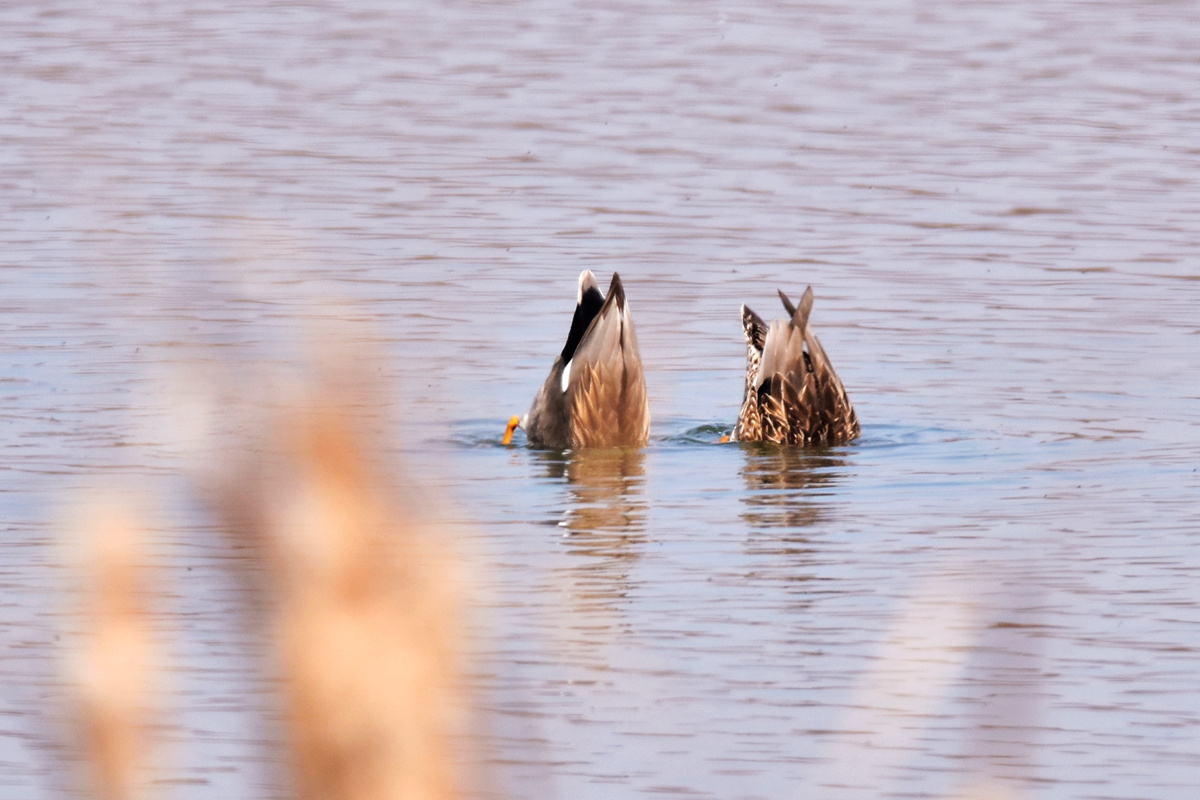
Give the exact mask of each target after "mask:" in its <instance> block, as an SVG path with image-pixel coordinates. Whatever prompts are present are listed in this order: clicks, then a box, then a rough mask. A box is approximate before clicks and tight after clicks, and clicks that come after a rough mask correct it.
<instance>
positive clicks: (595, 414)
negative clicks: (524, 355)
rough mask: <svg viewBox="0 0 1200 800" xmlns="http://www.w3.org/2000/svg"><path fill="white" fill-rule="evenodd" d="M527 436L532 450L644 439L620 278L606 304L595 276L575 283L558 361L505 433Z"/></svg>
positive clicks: (642, 396) (639, 385)
mask: <svg viewBox="0 0 1200 800" xmlns="http://www.w3.org/2000/svg"><path fill="white" fill-rule="evenodd" d="M518 425H519V426H520V427H522V428H524V429H525V434H526V436H527V437H528V441H529V444H530V445H532V446H534V447H544V448H551V449H567V448H572V449H574V448H580V447H618V446H633V447H640V446H642V445H644V444H645V443H646V440H647V439H649V438H650V409H649V406H648V405H647V402H646V380H645V376H644V375H643V373H642V358H641V355H640V354H639V352H638V345H637V336H636V334H634V331H633V320H632V318H631V317H630V314H629V303H628V302H627V301H626V300H625V289H624V287H622V286H621V278H620V276H619V275H617V274H616V273H613V278H612V285H611V286H609V289H608V297H605V296H604V295H603V294H601V293H600V287H599V286H598V285H597V284H596V276H595V275H593V274H592V271H591V270H584V271H583V273H582V274H580V276H579V294H578V296H577V298H576V301H575V316H574V318H573V319H572V320H571V331H570V333H569V334H567V344H566V346H565V347H563V350H562V353H560V354H559V355H558V357H557V358H555V359H554V364H553V366H551V368H550V375H549V376H548V377H547V378H546V382H545V383H544V384H542V388H541V389H540V390H539V391H538V393H537V397H535V398H534V400H533V406H532V407H531V408H530V409H529V413H528V414H526V415H525V417H524V419H521V418H519V417H513V418H512V419H510V420H509V422H508V430H507V431H505V433H504V443H505V444H508V443H509V442H510V441H511V440H512V432H513V429H514V428H516V427H517V426H518Z"/></svg>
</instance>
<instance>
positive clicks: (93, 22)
mask: <svg viewBox="0 0 1200 800" xmlns="http://www.w3.org/2000/svg"><path fill="white" fill-rule="evenodd" d="M0 25H2V29H3V30H4V31H5V33H4V36H3V42H2V43H0V63H2V64H3V67H4V68H3V69H0V96H3V97H4V98H5V102H4V106H5V111H6V113H5V114H4V115H2V118H0V135H2V137H3V141H4V147H3V148H0V184H2V189H3V191H2V192H0V197H3V200H0V203H2V204H3V211H4V213H3V214H0V242H2V243H3V248H2V253H3V255H2V256H0V259H2V260H0V264H2V267H3V268H2V270H0V311H2V312H3V319H4V335H3V336H2V337H0V353H2V354H3V359H4V360H3V374H2V375H0V392H2V397H3V411H2V412H0V421H2V428H0V430H3V432H4V439H3V441H4V452H5V456H6V458H5V462H4V463H5V466H6V475H7V480H6V481H5V482H4V487H3V490H2V493H0V519H3V521H4V524H5V529H6V531H7V535H6V537H5V540H6V541H5V544H4V557H3V559H0V607H2V608H3V612H2V614H0V653H3V655H0V678H2V681H0V682H2V683H3V685H4V687H5V688H4V690H3V692H2V693H0V794H2V795H3V796H12V797H28V796H59V795H64V794H69V793H70V789H69V782H68V781H67V780H66V779H65V778H64V777H63V776H62V774H61V773H62V770H61V760H62V758H63V757H64V747H63V745H62V744H61V736H60V731H59V728H58V726H57V725H56V724H55V723H54V722H53V720H52V717H53V714H49V713H48V712H47V708H53V707H55V704H56V703H57V702H58V700H60V699H61V696H62V686H61V679H60V678H59V677H58V674H59V673H58V667H57V666H56V665H57V659H58V648H57V646H56V641H57V637H58V631H59V630H61V629H62V627H63V625H64V624H65V622H64V617H63V604H62V603H61V602H59V600H58V599H57V598H58V597H59V592H60V588H61V572H62V570H61V564H60V560H61V552H60V551H59V550H58V549H57V548H56V547H55V545H54V542H55V539H56V531H57V520H58V519H59V512H60V511H61V509H62V507H64V506H65V505H67V504H68V503H69V500H68V499H67V498H70V497H71V496H72V493H73V490H74V489H76V488H78V487H85V486H89V485H94V484H96V483H99V482H105V483H111V482H112V481H113V480H124V481H128V482H132V483H135V484H137V485H138V486H140V487H143V488H145V489H148V490H149V491H151V492H152V493H154V494H155V495H156V496H157V497H158V498H159V499H160V500H159V502H160V508H161V515H162V518H163V524H162V528H163V530H164V531H165V533H164V542H163V546H164V548H165V549H166V550H167V552H168V558H167V566H166V567H165V569H167V570H169V573H170V575H171V585H172V587H173V591H172V596H171V598H170V601H171V603H172V607H171V609H170V612H171V613H170V614H169V615H167V614H164V623H163V624H164V626H166V627H168V628H169V630H170V633H171V634H172V636H173V641H175V642H176V644H175V645H174V647H175V651H174V658H175V660H176V663H177V664H178V666H177V668H176V670H175V673H174V678H175V683H176V691H177V693H178V711H177V716H176V717H175V718H174V721H173V722H172V724H171V726H170V730H169V735H170V736H171V737H172V738H173V740H175V741H177V742H178V747H177V750H176V753H175V755H174V756H173V758H174V761H173V766H172V772H171V777H169V778H167V783H168V784H169V788H168V792H169V795H170V796H172V797H178V798H190V797H213V796H218V795H219V796H223V797H260V796H262V797H275V796H280V795H282V794H283V793H284V791H285V790H284V788H283V787H284V783H283V782H282V780H281V778H280V776H279V774H278V772H277V770H276V769H275V768H274V767H273V766H271V758H270V756H269V754H268V753H267V751H266V747H265V745H263V743H262V739H263V737H264V735H265V734H264V728H263V725H262V724H261V722H260V721H259V717H260V716H261V715H262V714H263V713H266V712H265V711H264V708H265V707H266V703H265V701H264V700H263V693H264V691H265V687H264V685H263V683H262V681H261V680H259V679H258V678H256V677H255V675H256V673H255V671H254V656H255V655H256V646H257V645H256V644H255V642H254V641H253V637H252V636H251V635H250V634H249V632H248V630H247V629H246V627H245V626H239V624H238V623H237V622H236V619H237V617H238V610H237V609H238V607H239V603H240V602H241V598H240V595H239V593H238V591H237V588H236V585H235V581H233V579H232V578H231V577H230V571H229V569H228V563H227V562H228V561H229V560H230V559H231V558H236V557H237V555H236V553H233V554H231V552H230V550H229V547H228V542H227V540H226V539H224V538H222V537H221V536H220V535H219V534H218V533H217V532H216V530H215V523H214V522H213V520H212V518H211V516H210V515H209V513H208V512H207V511H206V510H205V508H204V506H203V503H202V502H201V500H200V498H199V497H198V496H197V491H196V488H195V486H194V481H193V478H192V477H191V476H193V475H194V470H195V469H196V453H197V452H199V451H202V450H203V446H202V445H203V439H204V436H205V433H204V430H203V429H201V428H200V427H198V426H197V424H196V422H195V420H196V419H197V417H194V416H192V415H191V414H190V412H189V411H188V409H189V408H190V405H189V403H190V402H191V401H194V400H196V399H197V398H201V399H202V396H203V392H202V388H203V386H204V375H205V373H206V371H207V368H208V367H209V366H211V365H214V364H230V363H232V364H235V365H256V364H261V363H269V364H271V365H273V367H272V369H271V370H267V371H265V372H271V374H275V372H282V373H284V374H287V373H288V372H289V370H291V369H293V368H295V369H297V370H302V369H303V366H302V365H303V364H305V363H306V360H307V359H308V358H309V357H310V355H311V352H312V350H313V348H314V342H316V343H318V344H319V343H321V342H323V341H326V340H327V339H328V338H329V336H330V334H328V330H329V327H328V326H330V325H332V326H333V327H334V329H335V330H336V331H337V333H336V335H337V336H338V337H345V338H349V339H351V340H352V341H354V342H357V343H358V344H360V345H363V346H364V347H365V348H366V349H367V350H368V351H370V352H372V353H373V354H374V356H373V358H374V359H375V360H372V361H370V362H369V363H370V365H371V367H370V368H371V369H372V370H373V371H374V373H373V374H375V375H376V377H377V378H378V379H379V380H380V381H381V382H382V383H384V384H386V385H387V386H389V387H392V392H391V394H389V395H388V396H387V397H388V399H387V400H386V401H385V402H382V404H381V405H382V407H381V408H380V409H378V411H379V412H380V413H382V414H384V415H385V416H391V417H396V418H400V419H401V420H402V422H401V424H400V428H399V430H400V434H399V435H398V436H396V437H395V440H394V441H389V442H388V443H387V444H386V446H387V447H388V449H389V450H391V451H392V452H394V453H396V454H398V455H399V454H402V457H403V459H404V461H405V463H406V464H408V465H409V469H410V472H411V473H412V475H413V476H414V478H415V479H418V480H420V481H422V482H423V483H424V485H427V486H429V487H433V489H432V490H433V491H436V492H441V493H443V494H444V496H445V497H446V498H447V500H446V501H445V503H444V506H445V507H444V509H443V511H444V513H445V515H446V516H447V517H449V518H451V519H453V520H456V521H461V522H463V523H466V525H465V527H464V528H463V530H465V531H466V532H465V533H464V534H463V538H464V542H463V545H464V547H465V548H466V550H467V551H468V552H470V553H471V554H472V558H473V560H474V562H475V573H474V574H475V576H476V585H475V591H476V595H475V603H476V605H477V606H478V608H479V612H478V616H477V625H476V627H477V629H478V630H479V641H478V645H477V647H478V650H479V654H480V656H479V662H478V665H477V671H478V677H477V684H478V688H479V691H480V695H481V698H482V700H481V705H482V706H483V716H484V718H485V720H486V726H485V729H486V730H485V734H486V739H487V745H486V747H484V748H482V751H481V753H480V755H479V756H478V760H479V761H481V762H483V763H482V766H481V768H480V771H481V774H483V775H486V776H487V777H486V780H485V781H484V783H486V784H488V787H489V788H488V789H487V790H483V789H481V790H480V794H482V795H492V796H498V797H499V796H503V797H524V796H539V797H547V796H549V797H564V798H565V797H570V798H593V797H594V798H609V797H614V796H621V797H625V796H665V795H683V796H698V797H715V798H760V797H761V798H778V797H785V796H805V797H864V796H873V797H913V796H923V797H929V796H933V797H938V796H955V795H956V794H957V793H960V792H963V791H967V790H968V789H969V788H970V787H973V786H992V787H993V788H995V787H999V789H1000V790H1003V791H1007V792H1009V793H1010V794H1011V795H1012V796H1015V797H1021V798H1043V797H1045V798H1051V797H1053V798H1100V797H1103V798H1131V799H1132V798H1150V797H1162V798H1175V797H1181V796H1184V795H1185V794H1186V793H1187V791H1188V789H1189V788H1191V787H1194V786H1195V785H1197V784H1198V783H1200V699H1198V697H1197V693H1196V692H1195V684H1196V679H1197V676H1198V675H1200V603H1198V602H1197V600H1196V597H1195V591H1194V586H1195V585H1196V583H1197V580H1198V579H1200V557H1198V556H1197V555H1196V553H1195V551H1194V549H1193V547H1192V545H1193V538H1194V535H1195V532H1196V531H1197V529H1198V527H1200V510H1198V506H1197V503H1196V497H1197V490H1198V489H1200V473H1197V469H1198V468H1200V384H1198V382H1197V378H1196V375H1197V368H1198V366H1200V364H1198V361H1200V347H1198V342H1200V339H1197V334H1198V333H1200V322H1198V319H1200V318H1198V317H1197V312H1196V309H1197V307H1200V264H1198V262H1197V258H1196V253H1197V252H1200V234H1198V233H1197V232H1198V231H1200V211H1198V210H1197V209H1200V203H1197V199H1198V198H1200V192H1198V191H1197V189H1198V186H1197V182H1198V180H1200V172H1197V169H1196V164H1197V158H1198V157H1200V146H1198V145H1197V139H1196V127H1197V121H1198V119H1200V110H1198V107H1197V103H1196V100H1195V87H1196V86H1197V85H1200V62H1198V61H1197V60H1196V58H1195V54H1196V52H1198V51H1200V13H1198V12H1197V9H1196V7H1195V6H1193V5H1192V4H1189V3H1175V2H1164V3H1143V4H1134V5H1132V6H1123V5H1114V4H1084V3H1068V2H1056V3H1049V4H1047V3H1015V4H1014V3H1007V4H991V3H979V2H966V3H961V2H959V3H949V2H943V3H934V4H932V5H930V4H921V5H919V6H910V5H908V4H900V3H891V2H883V1H882V0H881V1H880V2H868V3H859V4H856V5H854V6H853V7H846V6H844V5H841V4H827V5H826V4H815V3H803V4H798V5H787V4H776V3H750V4H745V3H743V4H741V5H740V6H738V7H737V8H732V7H723V6H721V5H719V4H713V3H674V4H667V5H665V6H655V7H652V8H651V7H643V6H639V5H636V4H627V3H621V4H598V3H590V2H579V3H573V4H570V5H569V6H563V5H562V4H558V3H548V2H532V3H522V4H516V3H494V4H470V3H444V4H440V5H429V4H408V3H402V4H391V3H371V2H365V3H355V4H353V5H347V4H338V3H332V2H329V3H324V2H316V3H307V4H304V5H302V6H295V5H292V4H282V3H263V4H259V5H256V6H251V7H247V6H245V5H239V6H233V5H227V4H222V3H216V2H209V3H197V4H189V6H188V7H186V8H182V7H181V8H178V9H176V8H168V7H160V6H155V5H146V4H140V3H136V2H115V3H108V4H105V5H104V6H103V7H100V8H98V9H97V10H94V11H90V12H85V11H80V10H78V9H77V8H76V7H75V5H74V4H67V3H38V4H16V5H9V6H6V7H5V8H4V9H2V10H0ZM585 268H590V269H593V270H595V271H596V272H597V275H598V277H599V278H600V279H601V281H602V282H605V281H607V278H608V275H609V274H610V273H611V271H612V270H614V269H616V270H619V271H620V273H621V275H622V277H623V279H624V281H625V284H626V288H627V293H628V296H629V298H630V301H631V304H632V307H633V311H634V315H635V319H636V322H637V326H638V335H639V339H640V341H641V346H642V351H643V356H644V361H645V364H646V366H647V370H648V375H649V377H648V382H649V391H650V399H651V405H652V414H653V418H654V421H653V427H652V441H651V442H650V444H649V445H648V446H647V447H646V448H645V449H644V450H642V451H640V452H628V453H617V454H586V455H575V456H564V455H561V454H553V453H540V452H535V451H530V450H526V449H523V448H516V449H506V448H502V447H499V446H498V444H497V440H498V438H499V435H500V433H501V430H502V427H503V424H504V421H505V420H506V419H507V417H508V416H509V415H510V414H513V413H522V412H523V411H524V410H525V409H526V408H527V407H528V404H529V401H530V400H531V399H532V396H533V393H534V391H535V390H536V388H537V387H538V386H539V385H540V383H541V381H542V379H543V377H544V375H545V372H546V370H547V369H548V368H549V365H550V362H551V360H552V359H553V356H554V354H555V353H556V352H557V351H558V350H559V349H560V348H561V341H562V339H563V338H564V337H565V335H566V330H567V327H568V325H569V320H570V314H571V302H572V299H573V296H574V292H575V280H576V277H577V275H578V273H579V271H580V270H582V269H585ZM809 284H811V285H812V286H813V287H814V289H815V291H816V296H817V301H816V305H815V308H814V312H813V317H812V320H813V324H814V325H815V326H816V328H817V330H818V331H820V333H821V336H822V341H823V343H824V344H825V347H826V349H827V350H828V352H829V354H830V356H831V358H832V359H833V361H834V363H835V365H836V366H837V369H838V371H839V374H840V375H841V376H842V378H843V380H844V382H845V384H846V386H847V389H848V391H849V393H850V396H851V399H852V400H853V402H854V403H855V406H856V408H857V410H858V414H859V417H860V419H861V420H862V423H863V437H862V439H861V440H860V441H858V442H856V443H854V444H851V445H848V446H844V447H837V448H830V449H825V450H817V451H808V452H790V451H786V452H784V451H779V450H777V449H772V448H759V447H750V446H737V445H729V446H718V445H716V444H714V441H715V439H716V438H717V437H718V436H719V433H720V432H721V430H722V429H723V426H729V425H731V424H732V422H733V419H734V416H735V415H736V412H737V407H738V405H739V402H740V391H741V374H742V369H743V358H744V348H743V345H742V343H741V339H740V337H741V333H740V320H739V314H738V307H739V305H740V304H741V303H742V302H745V303H748V304H750V305H751V306H752V307H753V308H755V310H757V311H758V312H759V313H761V314H764V315H766V316H771V315H773V314H776V313H778V312H779V310H780V309H779V308H778V307H777V300H776V299H775V290H776V289H777V288H783V289H785V290H787V291H789V292H790V293H792V294H796V293H799V292H801V291H803V289H804V287H805V286H806V285H809ZM246 369H247V372H246V373H244V374H247V375H249V376H251V377H252V378H254V376H259V375H260V373H259V372H257V371H256V370H257V369H258V368H256V367H253V366H247V368H246ZM245 384H246V385H247V386H248V387H250V388H249V389H248V391H250V392H252V393H253V392H259V391H260V392H262V394H263V396H264V398H265V397H268V396H270V390H269V387H268V385H267V383H266V381H265V380H255V379H249V380H247V381H246V382H245Z"/></svg>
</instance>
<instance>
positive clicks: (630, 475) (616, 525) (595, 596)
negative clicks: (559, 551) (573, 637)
mask: <svg viewBox="0 0 1200 800" xmlns="http://www.w3.org/2000/svg"><path fill="white" fill-rule="evenodd" d="M539 457H540V458H541V459H542V460H543V463H544V464H545V467H546V473H547V475H548V476H550V477H552V478H564V479H565V480H566V487H567V494H568V500H569V504H568V506H567V508H566V510H565V511H564V512H563V513H562V517H561V519H560V520H559V523H558V524H559V526H560V527H562V528H563V529H564V536H563V544H564V545H565V546H566V548H567V552H568V553H570V554H571V555H574V556H585V557H587V561H585V562H583V563H579V564H578V565H577V568H575V569H573V570H572V576H571V580H572V582H573V584H574V590H573V594H574V595H575V597H576V599H577V600H579V601H584V602H585V603H587V602H589V601H597V600H599V601H602V602H603V603H605V604H607V603H610V602H611V601H612V600H614V599H616V598H620V597H624V596H625V595H626V594H627V593H628V590H629V588H630V579H629V573H630V570H631V569H632V566H633V564H634V563H635V562H636V561H637V559H638V558H639V557H640V556H641V553H642V546H643V545H644V543H645V540H646V509H647V505H646V499H645V494H644V488H645V474H646V473H645V455H644V453H643V452H642V451H641V450H636V449H625V448H613V449H605V450H584V451H577V452H571V453H543V454H540V455H539Z"/></svg>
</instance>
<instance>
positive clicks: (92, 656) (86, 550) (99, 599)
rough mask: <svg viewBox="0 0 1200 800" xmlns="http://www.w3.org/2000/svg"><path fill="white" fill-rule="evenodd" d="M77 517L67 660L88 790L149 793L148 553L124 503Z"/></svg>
mask: <svg viewBox="0 0 1200 800" xmlns="http://www.w3.org/2000/svg"><path fill="white" fill-rule="evenodd" d="M81 519H86V520H87V522H86V523H85V524H83V525H81V526H80V531H81V534H80V535H79V536H78V537H77V540H76V541H77V550H78V552H77V553H76V554H75V556H76V560H77V564H78V567H79V571H80V577H81V582H82V586H81V593H80V594H81V601H82V602H81V604H80V613H79V624H80V633H79V639H78V646H77V648H76V649H75V650H74V651H73V653H72V663H71V678H72V679H73V682H74V685H75V688H76V698H77V701H78V717H79V729H80V730H79V734H80V739H81V744H82V747H83V750H84V755H85V758H86V762H87V768H88V772H89V775H90V778H91V787H92V793H93V795H94V796H95V797H98V798H101V799H102V800H132V799H133V798H140V797H144V796H146V794H147V792H148V780H147V779H148V772H149V768H150V754H151V752H152V747H151V745H152V744H153V737H152V736H151V734H150V730H149V726H150V723H151V718H152V715H153V710H154V706H155V703H154V696H155V694H156V692H157V689H158V686H157V679H158V670H157V658H156V654H157V648H156V647H155V642H154V636H153V629H152V626H151V620H150V614H149V611H150V605H151V601H152V586H151V575H150V563H149V562H150V558H149V555H148V552H147V545H146V541H145V535H144V533H143V530H142V529H141V528H140V526H139V525H138V524H137V522H136V521H135V518H134V516H133V515H132V514H131V513H130V512H129V511H128V510H127V509H123V508H120V507H102V508H95V509H92V510H91V511H89V512H88V513H87V515H86V516H81Z"/></svg>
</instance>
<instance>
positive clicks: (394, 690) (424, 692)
mask: <svg viewBox="0 0 1200 800" xmlns="http://www.w3.org/2000/svg"><path fill="white" fill-rule="evenodd" d="M347 407H349V406H347V405H346V404H344V403H343V404H338V403H327V404H324V405H321V406H319V407H312V408H308V409H307V410H302V411H299V412H289V413H284V414H281V415H280V418H279V420H278V424H277V432H278V435H277V440H276V444H275V445H274V446H273V447H270V448H268V449H269V450H270V451H271V452H272V453H273V454H272V455H269V456H266V457H265V458H264V460H263V461H262V462H259V463H256V464H254V465H252V466H251V468H250V469H248V470H247V471H246V472H245V473H244V474H242V475H240V477H238V478H237V479H236V480H235V481H234V482H231V483H228V484H227V485H226V489H225V490H224V491H223V498H222V500H223V504H224V506H225V507H226V509H227V510H229V511H230V512H232V514H233V519H235V520H237V521H238V523H239V524H238V525H236V526H235V528H236V529H237V532H238V533H239V534H240V535H249V536H250V537H252V539H253V540H254V541H255V542H257V544H258V545H259V547H260V548H261V553H262V555H263V557H264V558H265V560H266V563H267V564H268V567H269V568H268V570H267V573H268V575H267V580H266V584H265V586H263V587H262V592H261V593H260V596H261V599H262V600H264V601H265V610H266V619H267V620H269V625H270V626H271V628H272V634H273V636H274V639H275V643H276V658H277V663H276V667H277V668H278V669H279V671H280V673H281V676H282V679H283V681H282V692H283V696H282V702H283V710H284V716H285V721H286V725H287V729H288V736H289V738H290V745H291V750H292V752H291V762H292V772H293V776H294V779H295V781H296V791H297V793H298V795H299V796H300V797H301V798H307V799H311V800H318V798H319V799H320V800H351V798H353V800H448V798H452V797H455V796H456V794H457V793H458V780H459V779H458V776H457V775H456V769H455V762H456V759H455V758H454V756H453V753H452V746H451V742H450V738H451V737H452V735H453V734H454V733H456V732H457V729H458V727H459V726H460V724H461V714H460V711H461V705H460V703H459V697H458V695H459V691H460V685H459V654H460V641H461V632H460V628H459V619H460V616H459V615H460V608H459V595H460V591H459V585H458V581H457V579H456V577H455V571H454V569H453V568H452V566H451V563H450V561H449V559H448V558H447V556H446V553H445V551H444V549H443V548H444V547H445V542H443V541H439V540H438V539H437V538H436V537H438V536H439V534H441V533H442V531H441V530H440V529H438V528H436V527H434V526H432V525H428V524H422V523H420V522H418V521H417V519H416V518H415V517H414V515H413V514H412V513H409V512H408V511H407V510H405V509H404V508H402V504H401V503H399V502H397V497H396V496H395V493H394V492H390V491H389V490H388V488H387V483H386V482H385V480H384V474H383V473H384V471H383V470H382V468H381V467H380V466H379V464H380V461H379V460H378V459H377V458H374V457H373V456H374V455H377V454H375V453H373V452H372V451H371V448H370V446H369V444H368V442H369V441H373V440H372V439H370V438H369V436H368V435H367V433H366V432H365V431H364V430H362V429H359V428H356V426H355V423H354V421H352V420H351V418H350V416H349V415H348V414H347V413H346V412H345V411H344V410H343V409H345V408H347ZM374 435H375V436H378V435H379V434H378V432H377V431H375V432H374ZM424 499H425V501H426V502H428V498H427V497H426V498H424Z"/></svg>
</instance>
